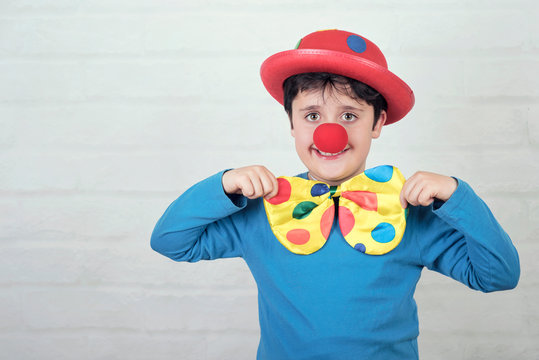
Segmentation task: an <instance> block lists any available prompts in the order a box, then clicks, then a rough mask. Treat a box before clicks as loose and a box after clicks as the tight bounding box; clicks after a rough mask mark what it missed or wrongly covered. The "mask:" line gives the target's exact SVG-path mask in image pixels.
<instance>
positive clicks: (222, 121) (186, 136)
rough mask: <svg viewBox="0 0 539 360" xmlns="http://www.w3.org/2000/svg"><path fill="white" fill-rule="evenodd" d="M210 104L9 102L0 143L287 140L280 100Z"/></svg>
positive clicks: (190, 145)
mask: <svg viewBox="0 0 539 360" xmlns="http://www.w3.org/2000/svg"><path fill="white" fill-rule="evenodd" d="M260 100H262V99H260ZM210 104H211V103H210ZM208 105H209V104H208ZM211 105H212V106H211V108H208V106H206V105H205V104H203V103H189V102H174V101H170V103H164V104H154V103H151V102H150V103H138V102H131V103H126V104H121V103H110V104H109V103H91V104H88V103H82V104H77V103H76V104H64V105H47V104H46V105H34V106H25V107H23V108H21V107H20V106H19V105H11V106H8V105H6V106H3V107H2V108H0V123H1V124H2V126H3V129H4V131H3V132H2V133H1V134H0V144H4V145H9V146H17V147H23V148H24V149H26V150H29V149H32V150H37V149H39V150H40V152H43V151H46V150H64V151H67V150H69V151H74V150H88V151H95V152H97V153H99V152H102V151H104V150H106V151H107V152H110V151H130V152H131V151H136V150H138V149H139V148H140V147H144V148H146V149H148V148H150V149H153V150H161V151H167V150H170V151H171V152H173V151H180V150H181V151H185V150H186V149H187V150H189V151H190V152H191V153H192V154H194V155H195V154H196V152H197V151H198V150H199V149H200V148H214V147H219V148H227V149H230V148H234V149H245V148H247V149H253V148H256V149H260V148H266V149H274V148H275V146H276V145H281V146H282V145H283V144H288V142H286V141H285V140H288V137H290V133H289V131H288V129H289V125H288V118H287V116H286V114H285V112H284V111H283V110H282V109H281V107H280V106H279V105H277V102H275V106H263V104H261V103H260V102H248V103H245V104H239V103H224V104H211ZM270 105H271V103H270ZM262 114H263V116H262ZM50 119H54V124H55V126H51V121H50ZM44 134H45V135H46V136H44ZM44 148H46V149H44ZM17 151H18V150H17Z"/></svg>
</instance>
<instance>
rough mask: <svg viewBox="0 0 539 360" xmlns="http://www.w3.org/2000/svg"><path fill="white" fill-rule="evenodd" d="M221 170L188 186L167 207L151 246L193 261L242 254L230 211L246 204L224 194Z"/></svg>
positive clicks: (184, 259)
mask: <svg viewBox="0 0 539 360" xmlns="http://www.w3.org/2000/svg"><path fill="white" fill-rule="evenodd" d="M223 173H224V171H221V172H219V173H217V174H215V175H213V176H211V177H209V178H207V179H205V180H203V181H201V182H199V183H197V184H195V185H193V186H192V187H191V188H189V189H188V190H187V191H186V192H185V193H183V194H182V195H181V196H180V197H179V198H178V199H176V200H175V201H174V202H173V203H172V204H170V206H169V207H168V208H167V210H166V211H165V213H164V214H163V215H162V216H161V218H160V219H159V221H158V222H157V224H156V225H155V228H154V230H153V232H152V236H151V247H152V249H153V250H155V251H157V252H158V253H160V254H162V255H164V256H167V257H169V258H171V259H172V260H175V261H189V262H196V261H199V260H212V259H217V258H228V257H239V256H242V246H241V236H240V235H241V234H240V233H241V231H240V229H239V228H238V225H237V224H236V223H235V222H234V221H233V219H232V216H231V215H233V214H235V213H237V212H239V211H240V210H242V209H243V208H245V206H246V205H247V199H246V198H245V197H243V196H241V195H231V196H228V195H227V194H226V193H225V192H224V190H223V186H222V182H221V178H222V176H223Z"/></svg>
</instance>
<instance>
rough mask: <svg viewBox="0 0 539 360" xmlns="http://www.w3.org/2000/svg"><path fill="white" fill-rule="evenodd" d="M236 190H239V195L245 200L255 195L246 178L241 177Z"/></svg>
mask: <svg viewBox="0 0 539 360" xmlns="http://www.w3.org/2000/svg"><path fill="white" fill-rule="evenodd" d="M238 188H239V189H240V192H241V194H242V195H243V196H245V197H247V198H251V196H253V195H254V193H255V189H254V186H253V183H252V182H251V179H250V178H249V177H248V176H243V177H242V178H241V179H240V180H239V181H238Z"/></svg>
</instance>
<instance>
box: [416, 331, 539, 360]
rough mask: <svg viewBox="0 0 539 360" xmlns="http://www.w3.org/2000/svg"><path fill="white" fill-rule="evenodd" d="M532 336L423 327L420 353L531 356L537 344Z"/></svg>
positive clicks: (446, 358) (481, 359) (484, 359)
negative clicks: (454, 331) (447, 330)
mask: <svg viewBox="0 0 539 360" xmlns="http://www.w3.org/2000/svg"><path fill="white" fill-rule="evenodd" d="M535 343H536V341H535V339H533V337H531V336H529V335H528V334H526V333H523V332H522V331H520V332H518V333H516V334H503V335H499V334H489V335H488V336H485V335H482V334H477V333H475V332H470V331H469V330H467V331H461V332H457V333H445V332H444V331H443V330H440V331H436V332H430V331H429V332H427V331H422V332H421V335H420V336H419V341H418V345H419V356H420V358H422V359H439V360H453V359H477V360H489V359H512V358H519V359H533V358H534V357H535V355H536V354H537V353H539V348H538V346H537V345H536V344H535Z"/></svg>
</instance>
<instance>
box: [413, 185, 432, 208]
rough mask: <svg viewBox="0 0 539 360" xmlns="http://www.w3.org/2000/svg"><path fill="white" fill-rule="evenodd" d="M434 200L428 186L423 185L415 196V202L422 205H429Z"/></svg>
mask: <svg viewBox="0 0 539 360" xmlns="http://www.w3.org/2000/svg"><path fill="white" fill-rule="evenodd" d="M433 201H434V195H433V193H432V190H431V189H430V188H429V187H424V188H423V189H422V190H421V192H420V193H419V194H418V196H417V202H418V203H419V204H420V205H422V206H429V205H430V204H432V202H433Z"/></svg>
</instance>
